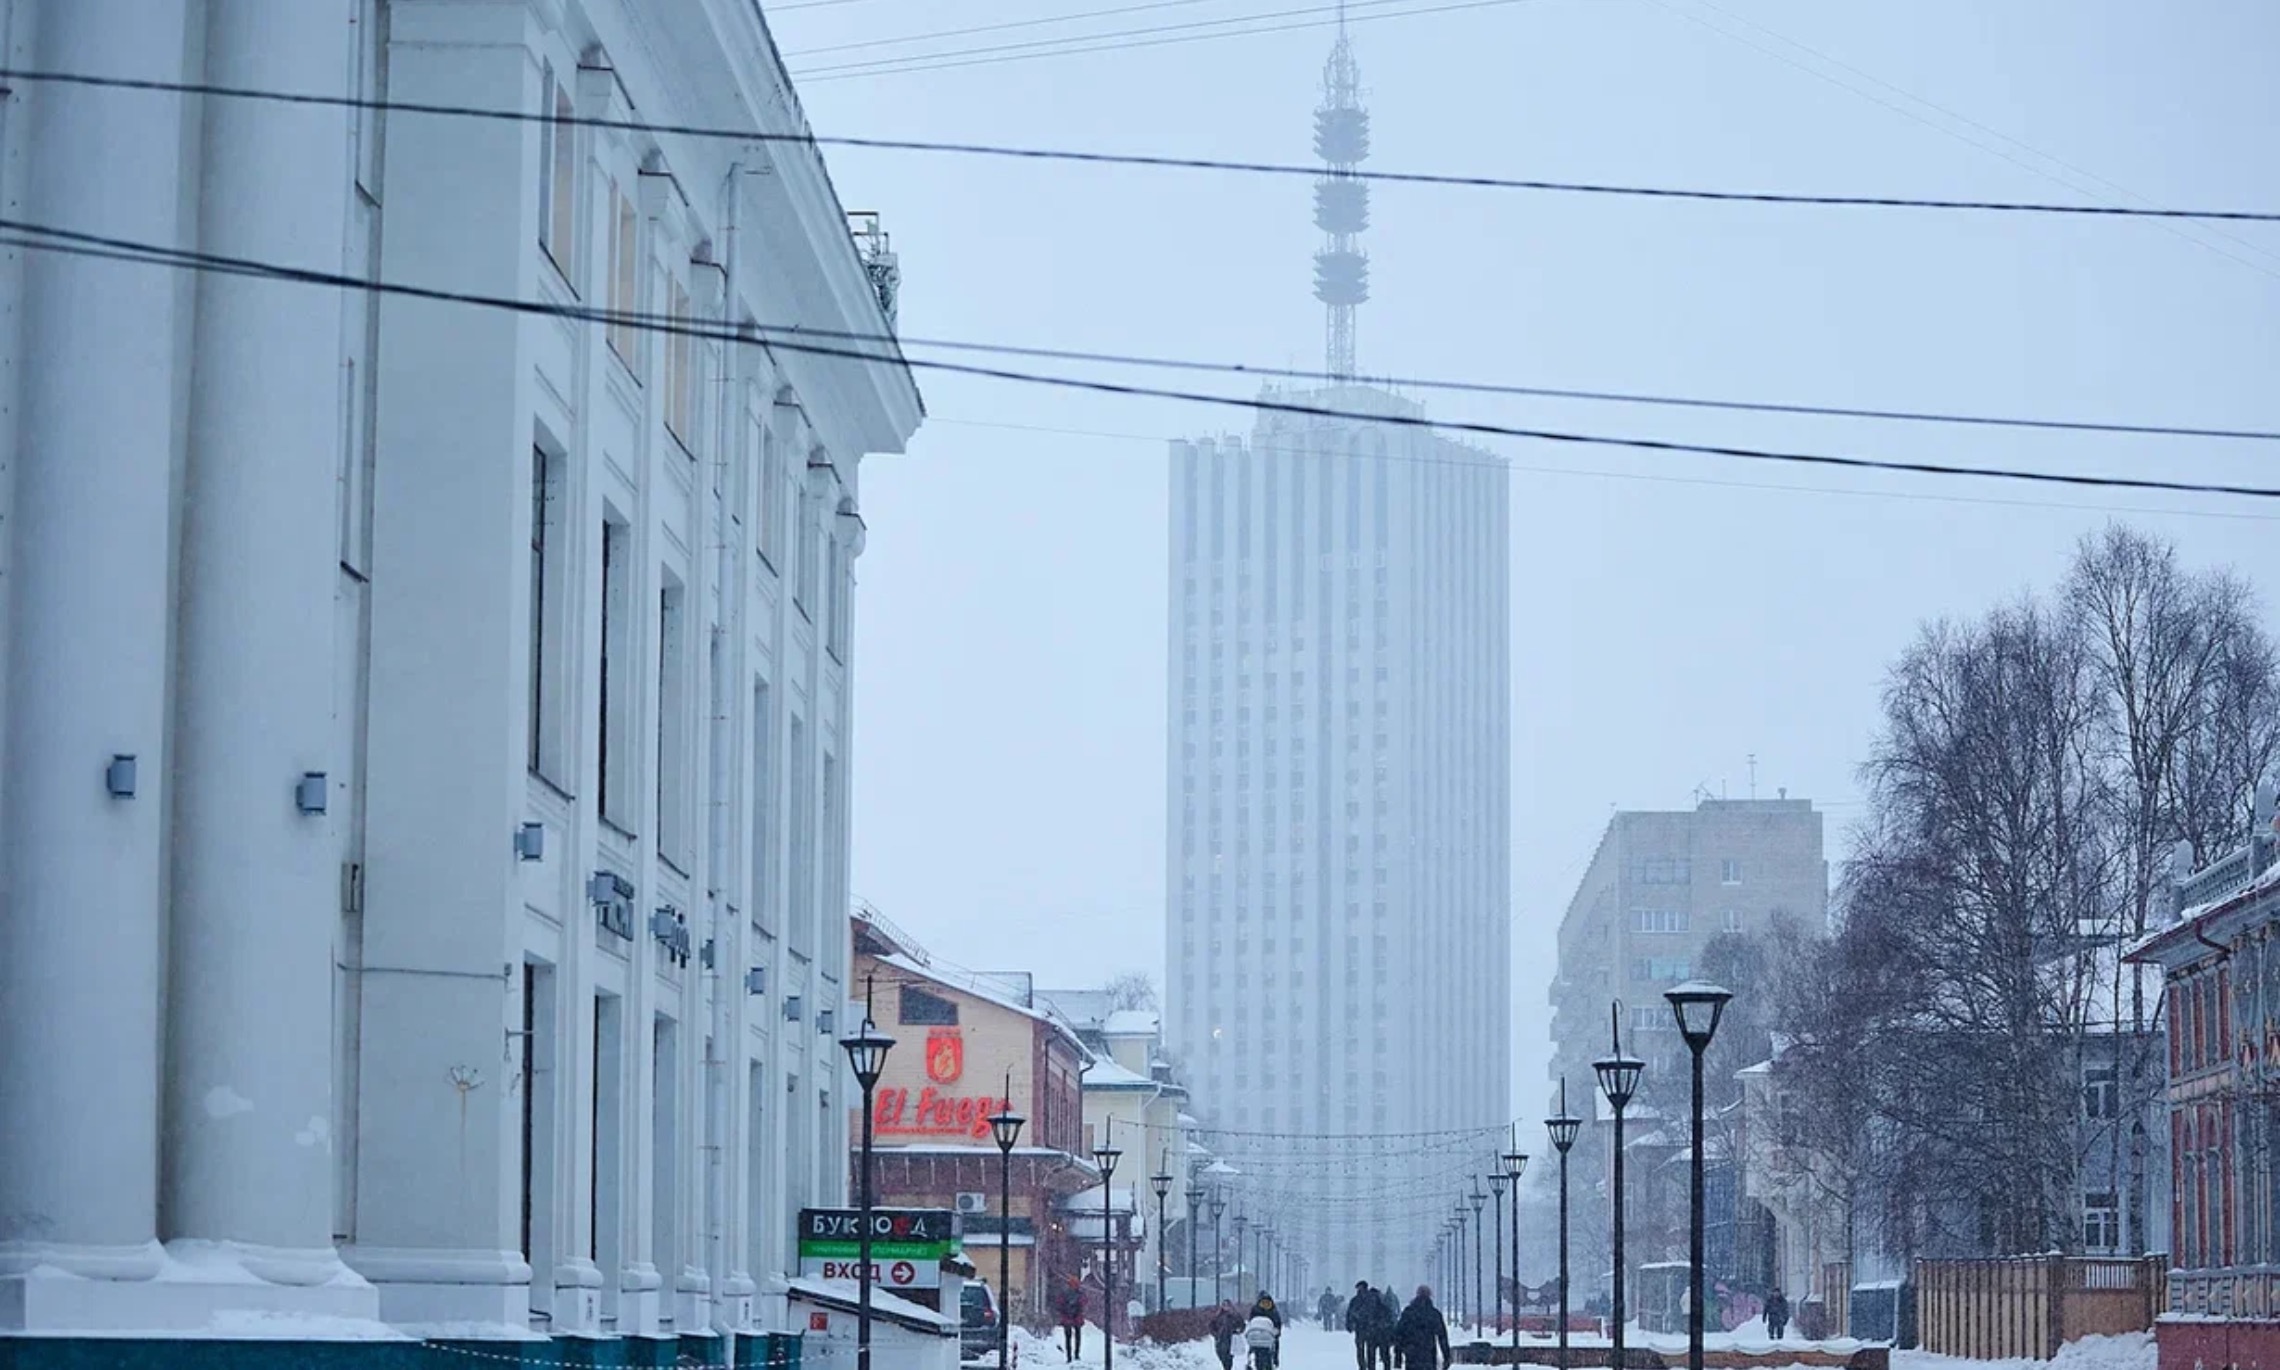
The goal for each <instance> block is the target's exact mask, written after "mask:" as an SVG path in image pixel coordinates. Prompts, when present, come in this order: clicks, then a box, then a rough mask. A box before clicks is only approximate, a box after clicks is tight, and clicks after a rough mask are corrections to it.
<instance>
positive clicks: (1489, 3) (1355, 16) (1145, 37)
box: [792, 0, 1527, 84]
mask: <svg viewBox="0 0 2280 1370" xmlns="http://www.w3.org/2000/svg"><path fill="white" fill-rule="evenodd" d="M1523 3H1527V0H1444V2H1443V3H1440V4H1419V3H1416V0H1357V4H1358V5H1359V6H1370V5H1392V4H1404V5H1406V6H1407V7H1406V8H1402V9H1386V10H1374V11H1372V12H1369V13H1354V12H1353V11H1354V9H1355V8H1356V6H1348V12H1347V15H1346V17H1345V22H1347V23H1349V24H1364V23H1371V22H1375V21H1379V20H1385V19H1411V18H1418V17H1422V16H1424V15H1428V14H1449V13H1454V12H1456V11H1459V10H1477V9H1500V8H1503V7H1504V6H1507V5H1517V4H1523ZM1309 16H1311V17H1309ZM1269 20H1281V21H1283V22H1280V23H1270V22H1265V21H1269ZM1338 22H1339V17H1338V13H1337V6H1335V5H1315V6H1310V7H1307V8H1303V9H1289V10H1269V11H1267V12H1266V13H1263V14H1242V15H1235V16H1233V17H1231V18H1226V19H1203V20H1195V21H1191V22H1188V23H1181V24H1154V25H1150V26H1148V27H1145V28H1136V29H1118V30H1111V31H1109V32H1106V33H1091V34H1070V35H1068V36H1066V37H1062V38H1041V39H1032V40H1030V41H1028V42H1021V43H998V44H992V45H987V46H983V47H976V48H953V49H951V50H949V51H947V52H932V53H927V52H917V53H908V54H905V55H903V56H899V57H873V58H862V59H857V60H855V61H851V62H842V63H839V64H836V65H832V66H820V67H797V68H794V69H793V70H792V76H793V77H794V78H795V79H797V80H800V81H804V82H808V83H810V84H812V83H815V82H819V81H844V80H848V79H851V78H853V77H857V76H900V75H903V74H905V73H908V72H917V71H942V70H945V69H948V68H953V67H980V66H994V65H996V64H998V63H1001V62H1027V61H1034V60H1036V59H1038V58H1042V57H1073V56H1076V55H1079V54H1081V53H1088V52H1127V51H1132V50H1134V49H1138V48H1158V47H1168V46H1170V45H1172V44H1175V43H1205V42H1214V41H1217V40H1219V39H1223V38H1247V37H1252V36H1255V35H1260V34H1269V33H1289V32H1291V31H1293V30H1296V29H1315V28H1328V27H1330V26H1331V25H1333V24H1336V23H1338ZM1239 24H1248V25H1251V27H1248V28H1237V27H1234V26H1235V25H1239ZM1199 29H1201V30H1211V31H1210V32H1195V31H1194V30H1199ZM1160 34H1173V35H1176V36H1174V37H1168V38H1166V37H1158V36H1156V35H1160Z"/></svg>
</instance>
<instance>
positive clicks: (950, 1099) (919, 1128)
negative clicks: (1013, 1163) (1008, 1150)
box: [872, 1085, 1012, 1137]
mask: <svg viewBox="0 0 2280 1370" xmlns="http://www.w3.org/2000/svg"><path fill="white" fill-rule="evenodd" d="M1001 1107H1006V1108H1010V1107H1012V1105H1011V1104H1010V1103H1008V1102H1007V1101H1006V1100H1004V1099H1000V1098H998V1097H997V1096H996V1095H994V1094H949V1093H945V1092H944V1091H942V1090H939V1089H936V1088H934V1087H933V1086H932V1085H928V1086H927V1087H926V1088H924V1089H922V1090H920V1091H919V1092H918V1094H917V1095H916V1097H913V1096H912V1094H911V1092H910V1091H909V1090H907V1089H902V1088H899V1087H890V1088H887V1089H882V1090H880V1091H879V1095H878V1099H877V1100H876V1103H875V1108H874V1113H873V1117H872V1126H873V1128H874V1129H875V1130H876V1131H877V1132H878V1133H879V1134H880V1135H881V1136H885V1135H887V1134H889V1133H899V1134H902V1135H905V1136H911V1135H923V1136H938V1137H961V1136H963V1137H987V1136H989V1135H990V1115H991V1114H992V1113H995V1112H997V1111H998V1109H999V1108H1001Z"/></svg>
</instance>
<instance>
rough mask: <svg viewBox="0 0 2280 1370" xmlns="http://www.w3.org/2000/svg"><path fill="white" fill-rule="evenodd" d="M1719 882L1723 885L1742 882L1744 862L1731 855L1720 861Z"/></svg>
mask: <svg viewBox="0 0 2280 1370" xmlns="http://www.w3.org/2000/svg"><path fill="white" fill-rule="evenodd" d="M1718 883H1719V884H1721V885H1739V884H1740V883H1742V863H1741V862H1739V861H1736V860H1735V859H1733V858H1732V857H1730V856H1729V857H1727V858H1726V859H1725V860H1723V861H1720V862H1719V863H1718Z"/></svg>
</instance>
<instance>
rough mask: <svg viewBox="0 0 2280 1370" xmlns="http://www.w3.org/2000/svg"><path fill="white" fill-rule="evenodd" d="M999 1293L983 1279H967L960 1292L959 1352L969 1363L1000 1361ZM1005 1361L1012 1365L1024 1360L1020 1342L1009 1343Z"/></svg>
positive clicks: (962, 1358)
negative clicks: (998, 1355) (998, 1351)
mask: <svg viewBox="0 0 2280 1370" xmlns="http://www.w3.org/2000/svg"><path fill="white" fill-rule="evenodd" d="M1000 1316H1001V1314H1000V1312H999V1310H998V1301H997V1293H996V1291H994V1290H992V1289H991V1288H990V1287H989V1286H988V1285H986V1284H984V1283H982V1282H981V1281H980V1280H968V1281H966V1287H965V1288H964V1289H963V1290H961V1291H960V1292H959V1295H958V1354H959V1359H961V1360H963V1361H965V1362H966V1363H967V1364H969V1365H974V1364H987V1365H993V1366H994V1365H996V1364H997V1350H998V1320H999V1318H1000ZM1005 1351H1006V1364H1007V1365H1008V1366H1009V1367H1010V1366H1013V1365H1017V1364H1019V1363H1020V1361H1021V1346H1020V1344H1019V1343H1018V1342H1008V1343H1007V1344H1006V1348H1005Z"/></svg>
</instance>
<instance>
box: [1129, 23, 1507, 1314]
mask: <svg viewBox="0 0 2280 1370" xmlns="http://www.w3.org/2000/svg"><path fill="white" fill-rule="evenodd" d="M1357 92H1358V73H1357V71H1356V68H1355V64H1354V60H1353V55H1352V51H1351V48H1350V47H1349V45H1348V42H1347V39H1346V37H1345V34H1344V33H1343V32H1342V31H1341V33H1340V34H1339V37H1338V40H1337V44H1336V46H1335V47H1334V48H1333V49H1332V51H1331V56H1330V60H1329V63H1328V65H1327V67H1326V69H1325V72H1324V99H1323V105H1322V108H1321V109H1320V110H1319V111H1317V114H1316V123H1315V130H1316V147H1317V151H1318V152H1319V153H1320V155H1321V156H1322V157H1323V160H1324V162H1325V163H1326V167H1327V169H1326V171H1325V173H1324V175H1323V176H1322V178H1321V179H1320V180H1319V181H1318V182H1317V184H1316V191H1315V209H1316V221H1317V223H1318V225H1319V226H1320V227H1321V228H1322V230H1323V232H1324V233H1325V235H1326V239H1327V241H1326V243H1325V246H1324V247H1323V249H1322V251H1321V252H1319V253H1318V254H1317V255H1316V259H1315V293H1316V296H1317V298H1319V299H1320V300H1321V301H1322V302H1323V304H1324V305H1325V307H1326V312H1327V330H1326V332H1327V337H1326V344H1327V347H1326V350H1327V353H1328V357H1327V368H1326V369H1327V370H1328V372H1329V373H1330V375H1331V377H1332V378H1333V379H1332V381H1331V382H1330V383H1329V384H1327V385H1326V386H1324V387H1322V388H1319V389H1305V390H1269V391H1268V392H1267V397H1269V398H1271V399H1274V400H1277V401H1282V402H1286V403H1290V404H1296V405H1302V406H1306V407H1309V408H1320V409H1327V410H1336V411H1346V412H1358V413H1361V414H1366V415H1370V416H1373V418H1368V419H1349V418H1330V417H1323V416H1316V415H1311V414H1293V413H1278V412H1265V411H1262V412H1261V414H1260V416H1259V418H1258V421H1257V423H1256V426H1255V427H1254V429H1253V431H1252V433H1251V436H1250V438H1249V440H1248V441H1245V440H1244V439H1243V438H1241V437H1221V438H1216V439H1214V438H1205V439H1200V440H1196V441H1180V442H1175V443H1173V444H1172V454H1171V455H1172V462H1171V468H1172V471H1171V480H1172V494H1171V538H1170V568H1169V569H1170V576H1171V586H1170V590H1171V594H1170V604H1171V614H1170V633H1169V658H1170V671H1171V680H1170V696H1169V702H1170V749H1169V757H1168V766H1167V774H1168V782H1169V783H1168V793H1167V803H1168V818H1169V842H1168V871H1167V876H1168V879H1167V885H1166V888H1167V892H1168V909H1167V927H1166V938H1167V955H1166V964H1167V965H1168V966H1169V967H1170V968H1171V975H1170V982H1169V985H1168V986H1167V1000H1168V1003H1169V1010H1170V1011H1169V1020H1170V1021H1169V1025H1168V1027H1169V1036H1170V1044H1171V1048H1172V1050H1173V1051H1174V1053H1175V1054H1176V1055H1177V1056H1178V1057H1179V1059H1180V1061H1181V1065H1182V1068H1183V1071H1184V1075H1185V1078H1187V1079H1188V1080H1189V1081H1190V1082H1191V1086H1192V1088H1193V1091H1194V1097H1195V1102H1196V1111H1197V1112H1198V1114H1199V1115H1200V1116H1201V1117H1202V1119H1203V1121H1204V1125H1205V1127H1206V1128H1207V1129H1210V1130H1211V1131H1210V1132H1209V1134H1208V1135H1207V1136H1206V1138H1205V1140H1206V1141H1208V1142H1209V1143H1210V1144H1211V1145H1212V1147H1213V1149H1214V1150H1215V1151H1217V1152H1218V1153H1219V1154H1220V1156H1221V1157H1222V1158H1223V1159H1225V1160H1226V1161H1228V1162H1229V1163H1230V1164H1232V1165H1233V1166H1234V1167H1235V1168H1236V1169H1237V1171H1238V1172H1240V1173H1239V1175H1238V1176H1237V1177H1236V1178H1235V1179H1233V1180H1232V1181H1231V1182H1230V1183H1231V1186H1232V1188H1233V1189H1234V1190H1235V1192H1236V1194H1237V1195H1238V1199H1239V1201H1240V1202H1244V1203H1247V1204H1249V1205H1250V1206H1251V1208H1252V1210H1253V1211H1252V1215H1251V1216H1253V1217H1254V1218H1255V1219H1257V1220H1260V1221H1264V1222H1268V1223H1271V1224H1273V1226H1274V1227H1275V1230H1276V1233H1277V1240H1278V1245H1280V1246H1281V1247H1282V1249H1284V1250H1286V1251H1295V1252H1298V1253H1300V1254H1302V1255H1303V1256H1304V1257H1306V1258H1307V1260H1308V1262H1309V1269H1310V1273H1311V1278H1312V1282H1313V1283H1316V1284H1322V1283H1328V1284H1333V1285H1338V1286H1340V1287H1342V1288H1343V1287H1350V1286H1351V1282H1352V1281H1353V1280H1356V1279H1368V1280H1370V1281H1371V1282H1372V1283H1376V1282H1378V1281H1380V1280H1383V1279H1389V1278H1391V1279H1408V1278H1413V1277H1415V1276H1416V1275H1417V1274H1419V1273H1420V1272H1421V1271H1422V1270H1423V1263H1424V1260H1425V1258H1426V1256H1427V1254H1428V1252H1429V1251H1430V1248H1431V1245H1432V1241H1433V1237H1434V1234H1435V1233H1436V1232H1437V1231H1438V1230H1439V1228H1440V1226H1441V1222H1442V1220H1443V1219H1444V1218H1445V1217H1446V1216H1447V1215H1448V1212H1449V1206H1450V1203H1451V1202H1452V1201H1453V1199H1454V1198H1455V1196H1456V1194H1457V1193H1458V1192H1459V1190H1461V1189H1464V1188H1469V1187H1470V1183H1471V1181H1470V1176H1472V1175H1473V1174H1475V1173H1478V1171H1479V1169H1480V1167H1481V1165H1482V1164H1484V1163H1485V1161H1486V1159H1487V1158H1488V1157H1491V1156H1493V1154H1494V1153H1495V1152H1497V1151H1498V1150H1500V1149H1502V1148H1501V1142H1502V1137H1501V1134H1499V1133H1498V1132H1497V1129H1498V1126H1499V1125H1500V1124H1501V1123H1503V1122H1504V1121H1506V1120H1507V1119H1508V1118H1509V1117H1510V1116H1511V1111H1510V1109H1509V1107H1508V1106H1507V1085H1506V1081H1507V1075H1508V1042H1509V1037H1510V1033H1509V1018H1510V1005H1509V986H1508V975H1507V947H1508V945H1509V918H1508V910H1509V898H1508V893H1507V891H1508V889H1509V886H1510V880H1509V871H1510V850H1509V832H1510V822H1509V770H1508V766H1509V757H1510V755H1511V739H1510V711H1509V692H1508V681H1509V674H1510V672H1509V654H1510V647H1509V638H1508V633H1509V614H1508V595H1507V584H1506V582H1507V568H1508V556H1507V531H1508V529H1507V506H1506V470H1505V465H1504V463H1503V461H1502V460H1501V459H1500V458H1497V457H1495V456H1492V455H1490V454H1488V453H1484V452H1481V451H1479V450H1477V449H1473V448H1469V447H1466V446H1464V445H1462V444H1460V443H1456V442H1452V441H1450V440H1448V439H1446V438H1443V437H1441V436H1440V435H1438V434H1436V433H1434V432H1433V431H1432V430H1431V429H1429V428H1426V427H1423V426H1421V425H1420V424H1419V422H1418V420H1420V419H1421V418H1422V416H1423V412H1424V411H1423V409H1422V408H1421V407H1420V406H1418V405H1417V404H1414V403H1412V402H1411V401H1409V400H1406V399H1403V398H1401V397H1400V396H1397V395H1394V394H1391V393H1389V392H1387V391H1385V390H1382V389H1379V388H1377V387H1374V386H1369V385H1365V384H1359V383H1356V382H1355V381H1354V380H1353V375H1354V314H1355V308H1356V306H1358V305H1359V304H1360V303H1361V302H1362V301H1363V299H1364V298H1365V297H1366V295H1367V293H1368V291H1367V262H1366V258H1365V257H1364V256H1363V254H1362V253H1361V250H1360V248H1359V246H1358V241H1359V235H1360V233H1361V231H1362V229H1363V228H1364V227H1365V226H1366V223H1367V219H1368V188H1367V186H1366V185H1365V184H1364V183H1363V182H1361V181H1360V180H1358V179H1356V178H1355V177H1354V176H1353V175H1352V172H1353V170H1354V168H1355V166H1356V165H1357V164H1359V163H1360V162H1361V161H1362V159H1363V158H1364V157H1365V156H1366V155H1367V152H1368V143H1369V120H1368V115H1367V113H1366V112H1365V111H1364V110H1363V109H1362V108H1361V106H1360V104H1359V99H1358V93H1357ZM1381 419H1382V420H1386V421H1378V420H1381Z"/></svg>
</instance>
